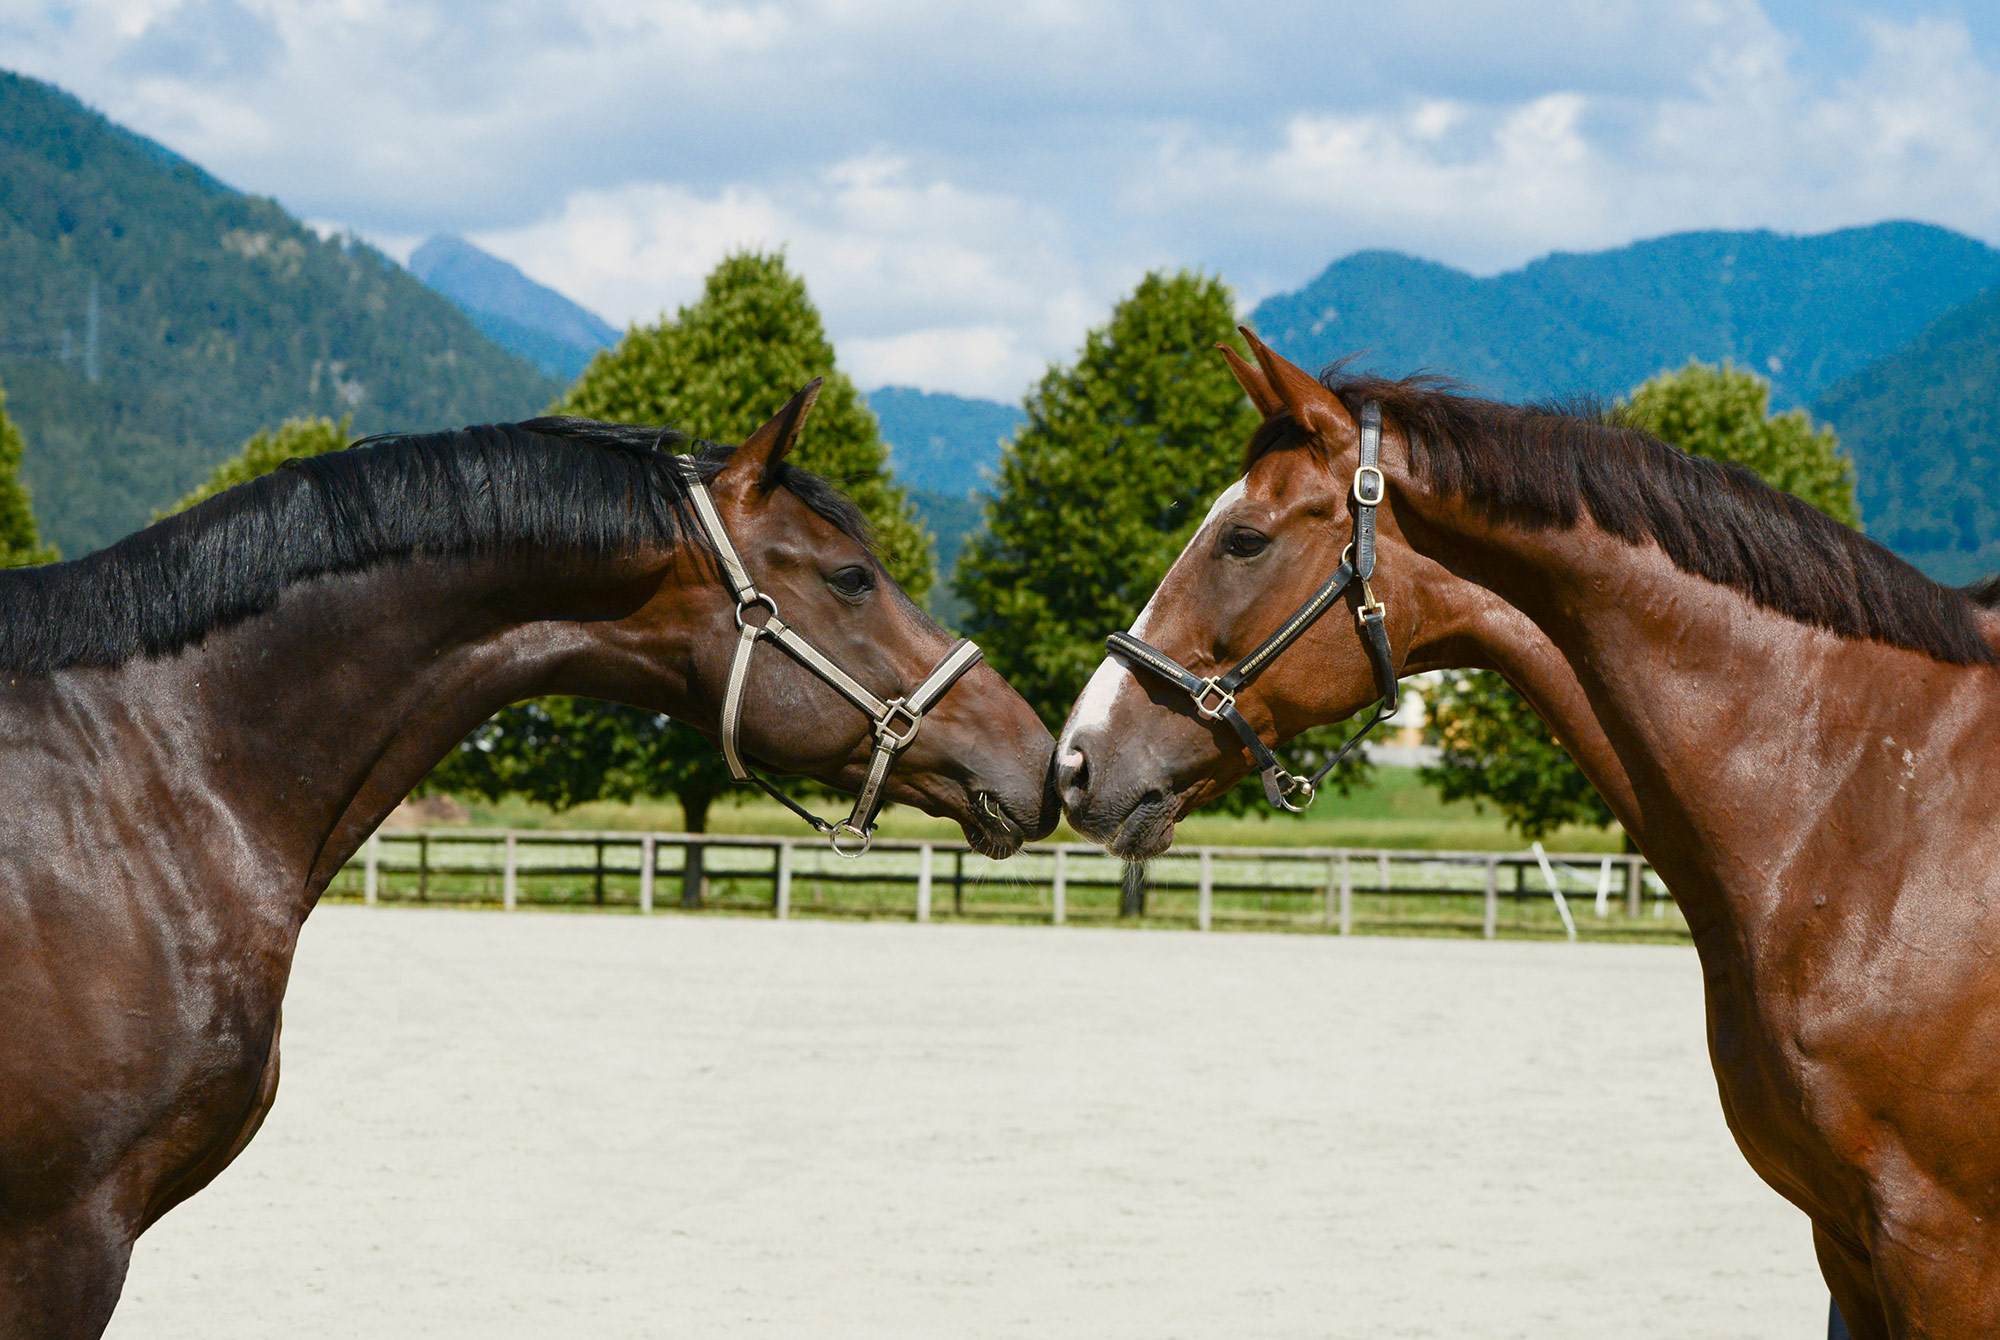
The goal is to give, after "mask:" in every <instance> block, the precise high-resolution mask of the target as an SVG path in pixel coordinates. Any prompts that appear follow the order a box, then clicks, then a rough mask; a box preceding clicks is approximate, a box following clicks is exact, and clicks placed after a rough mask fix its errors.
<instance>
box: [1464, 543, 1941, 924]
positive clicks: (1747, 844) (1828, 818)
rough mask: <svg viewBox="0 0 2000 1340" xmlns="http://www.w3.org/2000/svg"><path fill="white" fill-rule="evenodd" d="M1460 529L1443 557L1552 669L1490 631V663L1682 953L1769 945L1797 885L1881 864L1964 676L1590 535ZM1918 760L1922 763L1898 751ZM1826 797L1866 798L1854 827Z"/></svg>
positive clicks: (1911, 805) (1792, 907) (1910, 807)
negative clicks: (1534, 635)
mask: <svg viewBox="0 0 2000 1340" xmlns="http://www.w3.org/2000/svg"><path fill="white" fill-rule="evenodd" d="M1461 524H1462V526H1463V531H1462V532H1461V533H1462V534H1463V535H1465V536H1468V537H1469V538H1468V539H1466V540H1465V541H1463V543H1465V544H1467V545H1468V547H1469V548H1476V549H1477V550H1478V551H1479V552H1478V553H1477V554H1476V555H1460V557H1461V558H1463V557H1473V559H1474V561H1475V562H1476V563H1477V565H1478V568H1479V570H1480V571H1482V572H1484V573H1487V574H1490V578H1489V583H1488V584H1489V585H1491V586H1492V587H1493V589H1494V590H1495V591H1496V592H1497V593H1498V594H1499V595H1500V596H1501V597H1503V598H1504V599H1506V600H1507V601H1509V602H1511V603H1512V604H1514V605H1515V606H1517V607H1518V608H1519V609H1520V610H1521V611H1522V612H1524V613H1525V614H1526V615H1527V616H1528V619H1529V620H1530V621H1532V623H1533V625H1534V626H1535V629H1536V630H1538V631H1539V634H1540V635H1541V636H1543V637H1545V638H1546V639H1547V641H1548V642H1549V643H1552V644H1553V646H1554V648H1555V650H1556V651H1557V652H1558V653H1559V654H1560V657H1561V663H1556V664H1551V662H1550V658H1549V656H1548V654H1547V648H1546V647H1545V646H1544V647H1537V646H1530V645H1527V644H1526V639H1525V638H1524V637H1523V636H1521V627H1522V626H1516V627H1515V628H1514V629H1513V631H1511V632H1510V631H1509V626H1508V625H1506V624H1505V623H1504V621H1503V622H1500V623H1498V624H1496V625H1495V627H1496V628H1497V630H1498V631H1497V636H1498V637H1500V638H1501V639H1502V641H1503V643H1505V645H1502V646H1499V647H1496V648H1495V649H1494V656H1493V659H1494V660H1495V661H1496V662H1499V663H1505V662H1508V661H1509V660H1510V659H1511V661H1512V663H1513V664H1514V665H1515V667H1516V670H1515V671H1514V672H1513V673H1514V675H1515V677H1516V682H1517V683H1523V684H1524V687H1528V688H1529V689H1530V697H1531V699H1533V700H1535V705H1536V706H1537V708H1538V709H1540V710H1542V711H1543V712H1544V713H1545V714H1546V715H1548V716H1549V717H1550V718H1551V721H1550V724H1551V725H1552V726H1553V728H1554V729H1555V731H1556V733H1557V735H1558V736H1559V737H1560V738H1561V739H1562V740H1563V741H1564V742H1565V743H1566V744H1568V745H1570V747H1571V749H1572V751H1573V752H1574V753H1576V754H1577V755H1578V757H1579V760H1580V761H1581V762H1583V763H1584V765H1585V769H1586V772H1587V773H1589V774H1592V775H1593V779H1594V780H1599V781H1600V785H1601V789H1603V790H1604V791H1605V793H1606V797H1607V799H1608V800H1610V801H1611V803H1612V804H1613V807H1614V810H1615V811H1617V812H1618V813H1619V817H1620V819H1621V820H1623V821H1624V822H1625V823H1626V824H1627V826H1628V828H1629V829H1630V831H1631V832H1632V834H1633V836H1634V838H1635V840H1636V841H1637V843H1638V845H1639V846H1640V849H1641V850H1642V851H1644V852H1645V853H1646V854H1647V856H1648V857H1649V858H1651V860H1652V861H1653V863H1654V865H1655V866H1656V867H1658V868H1659V870H1660V872H1661V874H1662V875H1663V876H1664V877H1665V878H1666V879H1667V882H1668V884H1669V885H1670V886H1671V887H1672V888H1673V889H1674V892H1675V895H1676V897H1677V898H1678V899H1679V900H1680V902H1681V905H1682V907H1683V910H1684V911H1685V912H1686V913H1687V915H1688V919H1689V922H1690V924H1691V925H1692V926H1693V927H1694V929H1695V932H1696V935H1697V938H1698V939H1702V940H1706V941H1711V942H1714V941H1728V942H1734V943H1738V944H1741V943H1747V942H1748V941H1750V940H1753V939H1757V938H1759V937H1768V936H1770V935H1772V934H1778V933H1781V932H1779V931H1778V930H1777V929H1776V928H1778V927H1781V926H1783V925H1785V924H1788V923H1795V922H1796V919H1797V913H1798V910H1799V909H1798V907H1797V905H1796V904H1797V900H1798V899H1799V898H1800V897H1801V896H1804V893H1805V891H1804V890H1803V889H1802V887H1801V881H1800V878H1799V876H1800V875H1801V873H1802V872H1805V871H1810V870H1815V869H1820V870H1824V869H1827V868H1829V867H1828V862H1829V861H1834V862H1836V863H1837V860H1838V858H1839V856H1840V854H1841V853H1844V854H1845V856H1846V857H1847V858H1848V859H1851V860H1854V861H1866V860H1870V859H1877V858H1880V857H1881V855H1882V849H1883V847H1884V845H1885V844H1887V845H1893V844H1894V843H1895V842H1896V840H1897V838H1896V836H1895V835H1896V834H1897V833H1898V831H1899V829H1901V828H1902V827H1903V825H1902V823H1901V820H1903V819H1904V818H1905V817H1906V814H1908V815H1914V812H1915V806H1916V805H1917V804H1918V803H1919V797H1920V793H1921V790H1920V789H1919V788H1911V787H1908V786H1899V785H1898V778H1899V777H1903V775H1904V774H1905V773H1906V772H1908V771H1909V770H1910V769H1911V768H1912V767H1913V766H1915V767H1917V768H1918V769H1919V770H1921V769H1922V768H1923V767H1926V766H1935V767H1942V766H1944V763H1943V758H1944V756H1945V753H1946V752H1947V749H1946V746H1947V743H1948V742H1946V741H1943V740H1941V739H1940V738H1939V737H1938V735H1937V734H1936V732H1935V731H1934V729H1933V719H1934V717H1935V716H1936V714H1937V712H1938V709H1939V704H1940V701H1941V700H1942V697H1943V696H1944V695H1946V694H1948V693H1949V692H1951V691H1952V684H1953V681H1955V680H1962V679H1963V677H1964V676H1965V675H1966V674H1967V673H1971V672H1967V671H1965V670H1963V669H1962V668H1959V667H1949V666H1941V665H1938V664H1937V663H1936V662H1934V661H1931V660H1930V659H1929V658H1926V657H1923V656H1921V655H1919V654H1917V653H1914V652H1905V651H1899V650H1896V649H1893V648H1888V647H1883V646H1880V645H1877V644H1873V643H1866V642H1856V641H1851V640H1843V639H1840V638H1838V637H1836V636H1834V635H1833V634H1830V633H1826V632H1823V631H1820V630H1817V629H1813V628H1810V627H1807V626H1805V625H1803V624H1800V623H1798V622H1797V621H1795V620H1792V619H1790V618H1788V617H1786V616H1784V615H1781V614H1777V613H1774V612H1772V611H1769V610H1765V609H1762V608H1760V607H1758V606H1756V605H1755V604H1754V603H1753V602H1751V601H1750V600H1749V599H1748V598H1747V597H1745V596H1743V595H1742V594H1740V593H1738V592H1736V591H1733V590H1731V589H1729V588H1726V587H1722V586H1719V585H1717V584H1715V583H1712V582H1709V581H1706V580H1704V579H1701V578H1698V577H1694V576H1691V575H1689V574H1688V573H1685V572H1682V571H1681V570H1679V569H1678V568H1676V567H1674V565H1673V564H1672V563H1671V561H1670V560H1668V559H1667V557H1666V556H1665V555H1664V554H1663V553H1662V552H1661V551H1660V550H1659V549H1658V548H1657V547H1656V546H1653V545H1650V544H1644V545H1631V544H1626V543H1624V542H1623V541H1620V540H1617V539H1615V538H1613V537H1610V536H1607V535H1605V534H1604V533H1602V532H1600V531H1597V530H1595V529H1594V528H1593V527H1591V526H1590V525H1589V524H1588V523H1585V524H1583V525H1581V526H1578V527H1577V528H1575V529H1572V530H1555V531H1548V530H1544V531H1517V530H1510V529H1508V528H1506V527H1504V526H1494V525H1492V524H1491V523H1484V522H1480V521H1476V520H1472V519H1470V518H1465V519H1462V520H1461ZM1569 676H1573V677H1574V681H1575V684H1574V686H1573V687H1571V686H1569V685H1568V684H1567V683H1566V681H1567V679H1568V677H1569ZM1537 688H1538V689H1539V691H1536V690H1537ZM1927 747H1930V748H1932V749H1934V750H1935V751H1936V752H1935V755H1934V756H1933V757H1930V758H1925V759H1916V754H1915V753H1912V752H1910V751H1918V752H1921V751H1923V750H1925V749H1926V748H1927ZM1913 760H1915V761H1914V763H1913ZM1892 773H1893V774H1895V775H1893V776H1892V775H1891V774H1892ZM1903 779H1904V780H1905V781H1907V778H1906V777H1904V778H1903ZM1931 794H1932V795H1933V796H1935V794H1936V793H1935V792H1933V793H1931ZM1837 795H1838V796H1841V797H1842V798H1843V803H1850V804H1851V803H1853V801H1854V800H1855V798H1856V797H1865V798H1866V803H1865V813H1866V815H1867V818H1868V822H1867V824H1866V825H1865V826H1859V825H1856V824H1851V823H1843V822H1842V821H1841V820H1840V818H1839V815H1838V813H1837V812H1836V808H1835V807H1834V806H1833V805H1832V804H1831V803H1830V802H1831V800H1832V799H1833V798H1834V797H1835V796H1837ZM1864 827H1865V831H1863V829H1864ZM1910 827H1911V828H1914V827H1916V826H1915V825H1911V826H1910ZM1891 856H1892V859H1893V854H1891Z"/></svg>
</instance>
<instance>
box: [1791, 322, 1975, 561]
mask: <svg viewBox="0 0 2000 1340" xmlns="http://www.w3.org/2000/svg"><path fill="white" fill-rule="evenodd" d="M1813 413H1814V414H1815V415H1817V416H1818V417H1820V418H1822V419H1825V420H1826V421H1827V422H1829V423H1831V424H1833V425H1834V427H1835V428H1836V429H1837V430H1838V431H1839V433H1840V439H1841V441H1842V442H1843V443H1844V444H1845V445H1846V447H1847V450H1848V452H1849V453H1850V454H1851V455H1852V456H1853V457H1854V465H1855V474H1856V478H1857V482H1858V484H1859V493H1860V496H1861V516H1862V519H1863V521H1864V523H1865V524H1866V525H1867V527H1868V530H1869V533H1870V534H1872V535H1874V536H1875V538H1877V539H1879V540H1881V541H1882V542H1883V543H1884V544H1886V545H1888V546H1889V547H1890V548H1891V549H1894V550H1895V551H1896V552H1897V553H1899V554H1901V555H1903V556H1904V557H1905V558H1908V559H1909V560H1911V561H1912V562H1914V563H1915V564H1917V566H1919V567H1921V568H1923V569H1924V571H1926V572H1928V573H1930V574H1931V575H1932V576H1933V577H1936V578H1938V579H1939V580H1941V581H1948V582H1956V583H1964V582H1969V581H1971V580H1973V579H1974V578H1975V577H1983V576H1987V575H1990V574H1992V573H1995V572H2000V288H1996V289H1993V290H1991V291H1990V292H1987V293H1985V294H1982V295H1981V296H1980V297H1978V298H1975V299H1973V301H1971V302H1969V303H1967V304H1965V305H1964V306H1963V307H1960V308H1957V309H1956V310H1954V311H1952V312H1949V313H1947V314H1946V315H1945V316H1943V317H1941V318H1939V319H1938V321H1937V322H1936V323H1935V324H1934V325H1932V326H1931V327H1930V328H1929V329H1927V330H1925V331H1924V332H1923V333H1922V334H1921V335H1919V336H1918V337H1917V338H1916V339H1915V340H1914V341H1912V342H1911V343H1910V344H1909V345H1907V346H1906V347H1905V348H1903V349H1902V350H1900V351H1899V352H1897V353H1896V354H1894V355H1892V356H1890V357H1889V358H1886V359H1884V360H1882V361H1881V362H1879V363H1876V364H1874V365H1872V366H1870V367H1868V368H1865V369H1863V370H1862V371H1860V372H1858V373H1856V374H1854V375H1853V376H1851V377H1848V378H1847V379H1845V380H1843V381H1841V382H1840V383H1838V384H1837V385H1835V386H1833V387H1830V388H1829V389H1828V390H1827V392H1826V393H1825V394H1824V395H1823V396H1821V397H1820V399H1819V400H1818V402H1816V403H1815V404H1814V406H1813Z"/></svg>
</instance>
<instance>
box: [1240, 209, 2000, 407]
mask: <svg viewBox="0 0 2000 1340" xmlns="http://www.w3.org/2000/svg"><path fill="white" fill-rule="evenodd" d="M1995 284H2000V251H1996V250H1994V249H1993V248H1992V247H1989V246H1987V245H1986V244H1985V243H1983V242H1979V241H1975V240H1974V239H1972V238H1969V237H1965V236H1963V235H1961V234H1958V233H1954V232H1951V231H1950V230H1948V229H1944V228H1938V227H1934V226H1932V225H1930V224H1922V223H1882V224H1876V225H1873V226H1871V227H1866V228H1844V229H1841V230H1840V231H1838V232H1832V233H1823V234H1820V235H1818V236H1813V237H1793V236H1787V235H1785V234H1781V233H1773V232H1701V233H1676V234H1674V235H1672V236H1669V237H1661V238H1656V239H1653V240H1651V241H1646V242H1639V243H1635V244H1633V245H1632V246H1629V247H1619V248H1617V249H1616V250H1612V251H1600V252H1592V253H1589V254H1585V255H1575V254H1557V255H1553V256H1548V257H1544V258H1543V259H1541V260H1538V261H1535V262H1534V263H1532V264H1530V265H1527V266H1524V267H1523V268H1521V269H1519V270H1514V271H1510V272H1509V273H1506V274H1502V275H1495V276H1493V277H1492V278H1490V279H1480V278H1475V277H1474V276H1472V275H1469V274H1466V273H1465V272H1463V271H1461V270H1454V269H1452V268H1451V267H1449V266H1445V265H1439V264H1436V263H1434V262H1431V261H1422V260H1415V259H1413V258H1411V257H1408V256H1403V255H1399V254H1397V253H1394V252H1387V251H1367V252H1360V253H1357V254H1355V255H1352V256H1348V257H1346V258H1344V259H1342V260H1339V261H1336V262H1334V263H1333V264H1332V265H1330V266H1328V267H1327V269H1326V270H1325V271H1324V272H1322V273H1321V274H1320V275H1319V277H1318V278H1316V279H1314V280H1313V281H1312V282H1311V283H1310V284H1307V285H1306V286H1305V287H1304V288H1302V289H1300V290H1299V291H1298V292H1296V293H1287V294H1280V295H1278V296H1276V297H1272V298H1267V299H1265V300H1264V301H1263V302H1262V303H1260V304H1258V306H1257V308H1256V311H1255V312H1254V313H1253V314H1252V317H1251V324H1252V325H1254V326H1255V327H1256V328H1257V330H1258V332H1259V333H1260V334H1262V335H1263V337H1264V338H1265V339H1267V340H1269V341H1270V342H1271V343H1272V344H1273V345H1275V346H1277V347H1278V348H1279V349H1280V350H1282V351H1283V352H1284V353H1285V354H1286V355H1287V356H1288V357H1290V358H1292V359H1294V360H1295V361H1297V362H1299V363H1302V364H1304V365H1305V366H1307V367H1318V366H1319V365H1321V364H1324V363H1329V362H1331V361H1333V360H1334V359H1336V358H1344V357H1346V356H1347V355H1350V354H1359V355H1360V358H1359V365H1360V366H1362V367H1366V368H1371V369H1374V370H1377V371H1382V372H1388V373H1392V374H1396V375H1401V374H1403V373H1408V372H1414V371H1417V370H1418V369H1430V370H1432V371H1436V372H1444V373H1449V374H1451V375H1453V376H1457V377H1461V378H1463V379H1465V380H1466V381H1468V382H1470V383H1471V384H1472V385H1473V387H1474V388H1475V389H1477V390H1478V391H1480V392H1481V393H1482V394H1486V395H1494V396H1498V397H1500V398H1501V399H1505V400H1529V399H1537V398H1542V397H1547V396H1554V395H1564V394H1570V393H1576V392H1581V393H1585V394H1589V395H1595V396H1600V397H1605V398H1610V397H1613V396H1621V395H1624V394H1626V393H1628V392H1629V391H1631V390H1632V388H1633V387H1635V386H1637V385H1638V384H1639V383H1641V382H1643V381H1645V380H1646V379H1647V378H1648V377H1650V376H1652V375H1653V374H1654V373H1656V372H1660V371H1662V370H1664V369H1668V368H1677V367H1680V366H1682V365H1683V364H1685V363H1686V362H1687V361H1688V360H1689V359H1690V358H1698V359H1701V360H1703V361H1705V362H1710V363H1720V362H1724V361H1729V362H1733V363H1736V364H1738V365H1740V366H1743V367H1747V368H1750V369H1751V370H1753V371H1755V372H1758V373H1760V374H1762V375H1763V376H1766V377H1769V378H1770V379H1771V399H1772V402H1773V404H1774V405H1775V406H1776V407H1777V408H1780V409H1787V408H1792V407H1796V406H1803V405H1806V404H1810V403H1811V402H1812V401H1813V399H1814V397H1815V396H1816V395H1817V394H1818V393H1819V392H1820V391H1821V390H1822V389H1823V388H1825V387H1827V386H1830V385H1831V384H1832V383H1834V382H1836V381H1838V380H1839V379H1841V378H1842V377H1845V376H1847V375H1848V374H1850V373H1852V372H1854V371H1856V370H1857V369H1859V368H1861V367H1863V366H1865V365H1866V364H1869V363H1872V362H1874V361H1875V360H1877V359H1880V358H1883V357H1885V356H1887V355H1888V354H1890V353H1893V352H1894V351H1895V350H1897V349H1899V348H1901V347H1902V346H1903V345H1904V344H1905V343H1907V342H1908V341H1909V340H1911V339H1912V338H1914V337H1915V336H1916V335H1917V333H1918V332H1919V331H1921V330H1923V329H1924V327H1926V326H1928V325H1929V324H1930V323H1931V322H1933V321H1935V320H1937V319H1938V317H1940V316H1941V315H1943V314H1944V313H1945V312H1947V311H1949V310H1951V309H1952V308H1953V307H1956V306H1958V305H1959V304H1960V303H1963V302H1965V301H1967V300H1968V299H1970V298H1972V297H1973V296H1974V295H1976V294H1978V293H1980V292H1983V291H1984V290H1986V289H1988V288H1991V287H1993V286H1994V285H1995Z"/></svg>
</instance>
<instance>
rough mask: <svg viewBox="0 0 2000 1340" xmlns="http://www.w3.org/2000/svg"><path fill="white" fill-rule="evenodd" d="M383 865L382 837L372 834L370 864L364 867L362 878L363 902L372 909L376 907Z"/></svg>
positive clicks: (369, 842) (370, 837)
mask: <svg viewBox="0 0 2000 1340" xmlns="http://www.w3.org/2000/svg"><path fill="white" fill-rule="evenodd" d="M381 864H382V835H381V834H380V833H370V834H369V835H368V863H367V865H366V866H365V867H364V870H363V873H362V876H361V901H362V902H364V903H366V904H367V905H368V906H370V907H373V906H375V899H376V897H377V894H376V887H375V885H376V881H377V880H378V879H379V878H381V873H380V871H381Z"/></svg>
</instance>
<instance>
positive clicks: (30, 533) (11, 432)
mask: <svg viewBox="0 0 2000 1340" xmlns="http://www.w3.org/2000/svg"><path fill="white" fill-rule="evenodd" d="M55 560H56V551H55V547H54V546H53V545H46V544H43V543H42V541H41V536H40V534H39V533H38V532H37V531H36V529H35V512H34V509H33V508H32V507H31V506H29V503H28V487H27V485H25V484H23V483H22V482H21V432H20V430H19V429H18V428H16V427H14V421H13V420H12V419H10V418H8V417H7V392H6V391H5V390H4V389H0V568H27V567H33V566H34V565H35V564H37V563H53V562H55Z"/></svg>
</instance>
